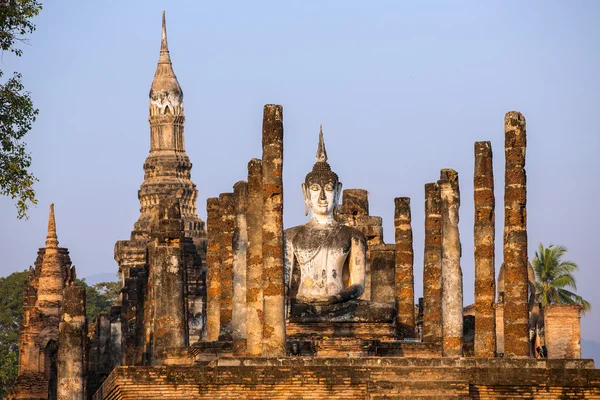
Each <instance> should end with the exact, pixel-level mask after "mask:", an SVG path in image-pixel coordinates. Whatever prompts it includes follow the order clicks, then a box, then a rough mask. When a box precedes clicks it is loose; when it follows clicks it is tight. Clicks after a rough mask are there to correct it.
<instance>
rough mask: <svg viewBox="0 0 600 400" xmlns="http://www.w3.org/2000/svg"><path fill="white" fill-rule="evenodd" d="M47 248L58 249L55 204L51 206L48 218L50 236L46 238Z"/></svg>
mask: <svg viewBox="0 0 600 400" xmlns="http://www.w3.org/2000/svg"><path fill="white" fill-rule="evenodd" d="M46 248H54V249H55V248H58V236H57V235H56V220H55V218H54V203H52V204H50V215H49V217H48V235H47V236H46Z"/></svg>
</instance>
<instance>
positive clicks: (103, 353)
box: [96, 313, 111, 377]
mask: <svg viewBox="0 0 600 400" xmlns="http://www.w3.org/2000/svg"><path fill="white" fill-rule="evenodd" d="M96 332H97V336H98V374H99V375H100V376H101V377H106V376H108V374H109V373H110V364H111V361H110V317H109V316H108V314H106V313H103V314H100V315H98V317H97V318H96Z"/></svg>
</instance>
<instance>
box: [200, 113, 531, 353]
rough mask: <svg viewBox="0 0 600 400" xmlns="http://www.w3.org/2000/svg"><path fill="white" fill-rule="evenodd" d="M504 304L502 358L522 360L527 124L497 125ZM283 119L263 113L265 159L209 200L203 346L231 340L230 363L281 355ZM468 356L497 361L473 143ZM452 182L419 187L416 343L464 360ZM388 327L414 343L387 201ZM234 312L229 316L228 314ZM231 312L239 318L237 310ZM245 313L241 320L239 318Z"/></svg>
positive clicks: (449, 176)
mask: <svg viewBox="0 0 600 400" xmlns="http://www.w3.org/2000/svg"><path fill="white" fill-rule="evenodd" d="M505 152H506V171H505V228H504V261H505V265H506V272H505V287H506V288H509V290H507V291H506V294H505V299H504V304H505V305H504V307H505V309H504V310H505V311H504V312H505V318H504V329H505V337H506V346H505V354H506V356H508V357H525V356H528V355H529V347H528V328H527V321H528V309H527V251H526V250H527V249H526V246H527V233H526V209H525V206H526V188H525V170H524V165H525V120H524V118H523V116H522V115H521V114H519V113H515V112H510V113H507V114H506V119H505ZM282 170H283V110H282V107H281V106H277V105H266V106H265V108H264V116H263V157H262V160H259V159H253V160H251V161H250V162H249V163H248V181H247V182H245V181H241V182H238V183H237V184H236V185H235V187H234V193H224V194H221V195H220V196H219V198H218V199H217V198H213V199H209V200H208V202H207V211H208V218H207V224H208V237H209V242H208V252H207V265H208V279H207V287H208V296H207V316H208V318H207V327H206V337H205V339H206V340H207V341H216V340H233V342H234V354H237V355H252V356H261V355H262V356H282V355H285V353H286V349H285V288H284V283H283V182H282V172H283V171H282ZM473 180H474V201H475V220H474V221H475V222H474V247H475V249H474V253H475V312H476V319H475V320H476V327H475V348H474V350H475V355H476V356H480V357H492V356H494V355H495V352H496V321H495V308H494V305H495V268H494V263H495V254H494V242H495V235H494V230H495V200H494V176H493V165H492V149H491V144H490V143H489V142H476V143H475V173H474V177H473ZM459 206H460V193H459V186H458V173H457V172H456V171H454V170H451V169H443V170H441V173H440V180H439V181H438V182H437V183H428V184H426V185H425V249H424V250H425V251H424V264H423V273H424V276H423V297H424V306H423V327H422V329H423V330H422V337H423V341H424V342H429V343H440V344H441V345H442V349H443V355H444V356H460V355H462V354H463V348H462V345H463V298H462V297H463V283H462V271H461V266H460V257H461V243H460V235H459V231H458V215H459ZM394 217H395V218H394V227H395V241H396V273H395V280H396V293H395V298H396V323H397V326H398V327H399V328H400V332H401V334H402V336H404V337H412V336H414V335H415V331H414V330H415V325H416V320H415V313H414V278H413V275H414V272H413V269H414V265H413V260H414V254H413V243H412V227H411V211H410V199H409V198H406V197H400V198H396V199H395V216H394ZM232 308H233V310H232ZM236 310H238V311H236ZM241 310H243V311H244V312H241Z"/></svg>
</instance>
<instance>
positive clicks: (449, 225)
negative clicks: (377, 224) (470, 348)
mask: <svg viewBox="0 0 600 400" xmlns="http://www.w3.org/2000/svg"><path fill="white" fill-rule="evenodd" d="M438 185H439V186H440V197H441V199H442V213H441V215H442V355H444V356H462V345H463V283H462V271H461V268H460V255H461V248H460V235H459V232H458V209H459V206H460V193H459V189H458V173H457V172H456V171H454V170H453V169H443V170H442V171H441V173H440V180H439V181H438Z"/></svg>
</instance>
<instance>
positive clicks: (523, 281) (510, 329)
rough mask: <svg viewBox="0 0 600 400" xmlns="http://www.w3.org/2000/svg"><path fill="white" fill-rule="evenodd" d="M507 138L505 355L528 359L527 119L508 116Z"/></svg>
mask: <svg viewBox="0 0 600 400" xmlns="http://www.w3.org/2000/svg"><path fill="white" fill-rule="evenodd" d="M504 135H505V140H504V151H505V157H506V169H505V175H504V181H505V182H504V210H505V213H504V355H505V357H528V356H529V354H530V351H529V327H528V324H529V309H528V305H527V283H528V277H527V263H528V258H527V208H526V206H527V201H526V198H527V187H526V185H525V182H526V174H525V148H526V143H527V139H526V129H525V117H523V115H522V114H521V113H518V112H516V111H510V112H508V113H506V116H505V118H504Z"/></svg>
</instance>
